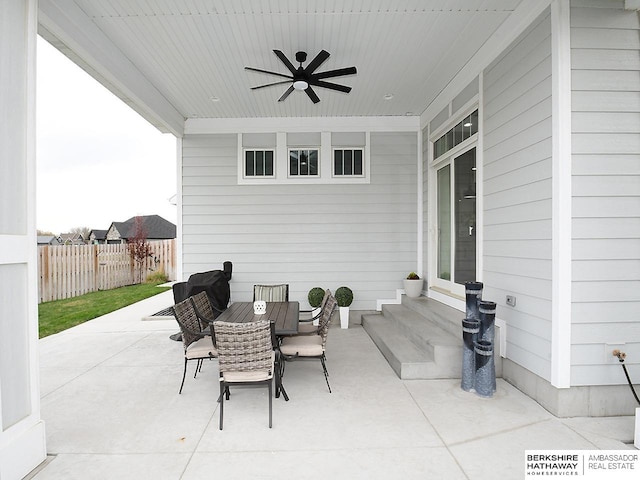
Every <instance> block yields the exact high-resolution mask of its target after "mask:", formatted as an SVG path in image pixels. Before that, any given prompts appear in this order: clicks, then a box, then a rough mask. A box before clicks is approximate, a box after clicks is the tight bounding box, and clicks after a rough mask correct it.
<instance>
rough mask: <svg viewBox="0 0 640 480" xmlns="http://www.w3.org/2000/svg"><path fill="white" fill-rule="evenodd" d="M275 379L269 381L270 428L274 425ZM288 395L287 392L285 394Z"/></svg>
mask: <svg viewBox="0 0 640 480" xmlns="http://www.w3.org/2000/svg"><path fill="white" fill-rule="evenodd" d="M272 390H273V381H271V380H270V381H269V428H271V425H272V413H271V412H272V403H273V391H272ZM285 395H286V394H285Z"/></svg>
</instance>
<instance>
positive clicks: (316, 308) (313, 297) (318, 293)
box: [307, 287, 324, 327]
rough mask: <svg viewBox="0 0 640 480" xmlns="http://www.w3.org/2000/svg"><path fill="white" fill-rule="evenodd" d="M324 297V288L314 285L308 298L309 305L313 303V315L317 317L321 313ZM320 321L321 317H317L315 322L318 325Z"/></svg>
mask: <svg viewBox="0 0 640 480" xmlns="http://www.w3.org/2000/svg"><path fill="white" fill-rule="evenodd" d="M323 298H324V290H323V289H322V288H320V287H313V288H312V289H311V290H309V295H307V300H309V305H311V308H312V310H311V317H312V318H315V317H316V316H317V315H318V314H319V313H320V305H321V304H322V299H323ZM319 322H320V318H317V319H316V320H314V321H313V324H314V325H315V326H316V327H317V326H318V323H319Z"/></svg>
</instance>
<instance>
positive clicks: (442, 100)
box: [420, 0, 551, 127]
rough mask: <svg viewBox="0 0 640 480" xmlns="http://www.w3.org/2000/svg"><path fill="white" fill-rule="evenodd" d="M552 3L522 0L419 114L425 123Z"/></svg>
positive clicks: (541, 0)
mask: <svg viewBox="0 0 640 480" xmlns="http://www.w3.org/2000/svg"><path fill="white" fill-rule="evenodd" d="M550 4H551V0H523V1H522V2H521V3H520V4H519V5H518V6H517V8H516V9H515V10H514V12H513V13H512V14H511V15H510V16H509V18H508V19H507V20H506V21H505V22H504V23H503V24H502V25H500V27H498V29H497V30H496V31H495V32H494V33H493V35H491V37H490V38H489V39H488V40H487V41H486V42H485V43H484V45H482V47H480V49H479V50H478V52H477V53H476V54H475V55H474V56H473V57H472V58H471V60H469V62H467V64H466V65H465V66H464V67H462V69H460V72H458V74H457V75H456V76H455V77H454V78H453V79H452V80H451V81H450V82H449V84H448V85H447V86H446V87H445V88H443V89H442V91H441V92H440V94H439V95H438V96H437V97H436V98H435V99H434V100H433V102H431V103H430V104H429V105H428V106H427V108H426V109H425V110H424V111H423V112H422V114H421V115H420V119H421V121H420V124H421V125H422V126H423V127H424V126H425V125H426V124H427V122H429V121H431V119H432V118H434V117H435V116H436V115H437V114H438V113H440V112H441V111H442V109H443V108H445V107H446V106H447V105H448V104H449V102H450V101H451V100H452V99H453V98H454V97H455V96H456V95H457V94H458V93H460V92H461V91H462V90H463V89H464V88H465V87H466V86H467V85H469V82H471V81H472V80H473V79H474V78H475V77H477V76H478V74H479V73H480V72H481V71H482V70H484V69H485V68H486V67H487V66H488V65H489V64H490V63H491V62H492V61H493V60H495V59H496V58H497V57H498V55H500V54H501V53H502V52H503V51H504V49H505V48H507V47H508V46H509V45H510V44H511V42H513V41H514V40H515V39H516V38H518V35H520V34H521V33H522V32H523V31H524V30H525V29H526V28H527V27H528V26H529V25H531V23H532V22H533V21H534V20H535V19H536V18H538V16H539V15H540V14H541V13H542V12H543V11H544V10H545V9H546V8H547V7H548V6H549V5H550Z"/></svg>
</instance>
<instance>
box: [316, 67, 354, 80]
mask: <svg viewBox="0 0 640 480" xmlns="http://www.w3.org/2000/svg"><path fill="white" fill-rule="evenodd" d="M356 73H358V70H356V67H347V68H338V69H337V70H327V71H326V72H320V73H316V74H314V75H313V78H317V79H321V78H329V77H342V76H344V75H355V74H356Z"/></svg>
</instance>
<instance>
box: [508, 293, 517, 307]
mask: <svg viewBox="0 0 640 480" xmlns="http://www.w3.org/2000/svg"><path fill="white" fill-rule="evenodd" d="M507 305H509V306H510V307H515V306H516V297H514V296H513V295H507Z"/></svg>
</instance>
